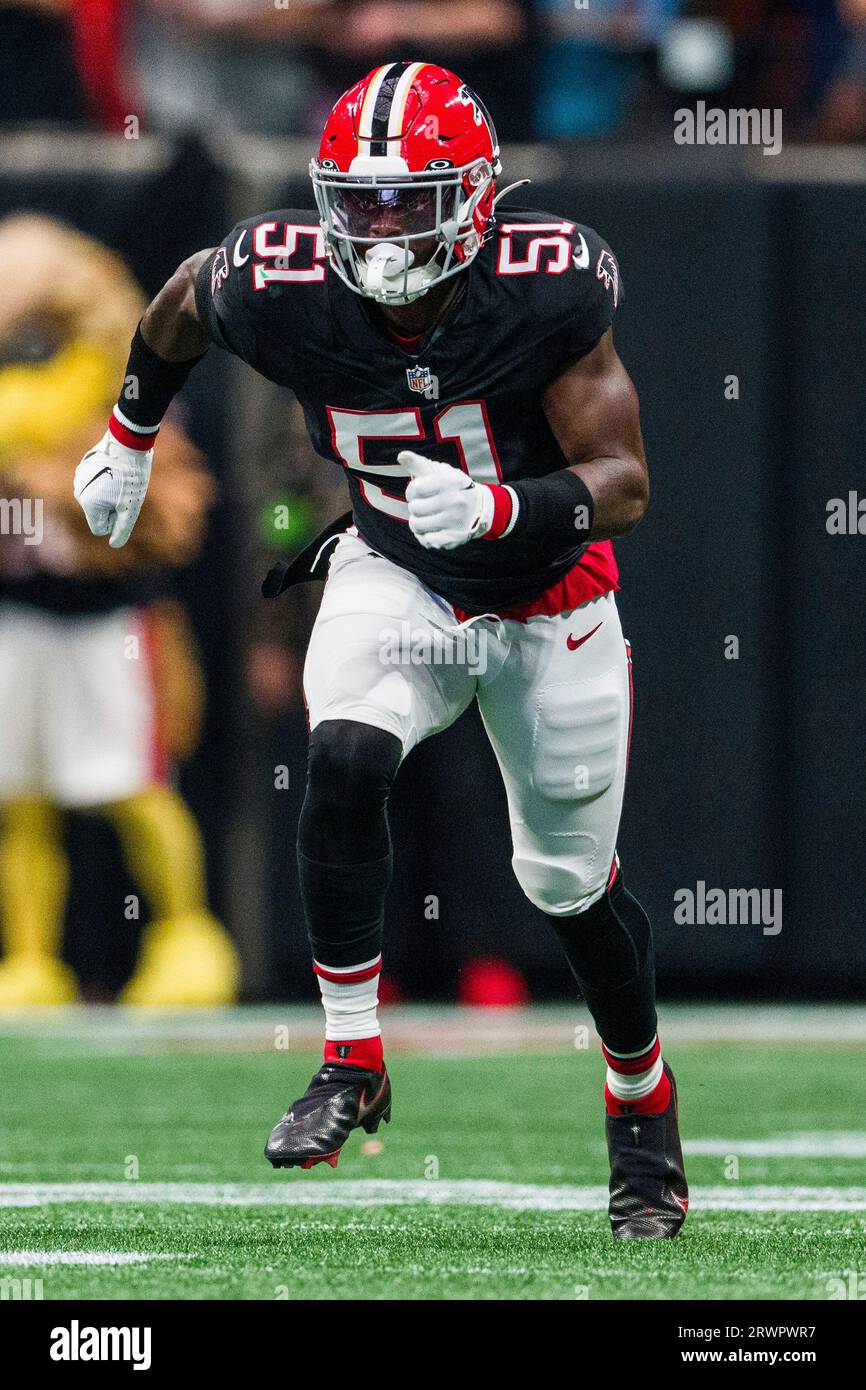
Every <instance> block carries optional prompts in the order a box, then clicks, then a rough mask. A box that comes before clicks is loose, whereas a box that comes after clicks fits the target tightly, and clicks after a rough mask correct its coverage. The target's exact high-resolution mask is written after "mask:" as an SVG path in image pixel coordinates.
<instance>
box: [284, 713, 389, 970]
mask: <svg viewBox="0 0 866 1390" xmlns="http://www.w3.org/2000/svg"><path fill="white" fill-rule="evenodd" d="M401 757H402V748H401V745H400V740H399V739H398V738H396V737H395V735H394V734H389V733H385V732H384V731H383V730H382V729H376V728H373V727H372V725H369V724H361V723H359V722H357V721H356V720H351V719H330V720H325V721H324V722H323V723H321V724H319V725H317V727H316V728H315V729H314V730H313V733H312V735H311V737H310V751H309V758H308V762H307V791H306V795H305V797H304V805H303V808H302V810H301V817H300V821H299V824H298V872H299V875H300V886H301V901H302V902H303V906H304V915H305V917H306V921H307V930H308V932H309V935H310V945H311V947H312V951H313V956H314V958H315V959H316V960H317V961H319V962H321V963H322V964H323V965H335V966H340V965H357V964H359V963H360V962H361V961H367V960H372V959H373V958H374V957H375V956H377V955H378V954H379V952H380V951H381V949H382V923H383V916H384V908H385V894H386V893H387V891H388V885H389V883H390V881H391V867H392V857H391V834H390V831H389V828H388V797H389V795H390V791H391V787H392V785H393V782H394V778H395V776H396V774H397V769H398V767H399V766H400V759H401Z"/></svg>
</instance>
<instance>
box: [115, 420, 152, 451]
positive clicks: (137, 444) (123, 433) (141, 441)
mask: <svg viewBox="0 0 866 1390" xmlns="http://www.w3.org/2000/svg"><path fill="white" fill-rule="evenodd" d="M108 432H109V434H110V435H111V436H112V438H114V439H116V440H117V442H118V444H122V445H123V447H124V448H125V449H138V450H141V451H142V452H144V453H146V452H147V450H148V449H152V448H153V446H154V444H155V443H156V436H157V431H156V430H154V431H153V433H152V434H136V433H135V431H134V430H130V429H127V427H126V425H124V424H122V423H121V421H120V420H118V418H117V416H116V415H112V416H111V417H110V418H109V421H108Z"/></svg>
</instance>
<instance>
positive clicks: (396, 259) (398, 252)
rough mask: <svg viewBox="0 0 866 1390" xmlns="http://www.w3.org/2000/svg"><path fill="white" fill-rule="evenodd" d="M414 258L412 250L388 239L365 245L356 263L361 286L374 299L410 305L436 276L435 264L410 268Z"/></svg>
mask: <svg viewBox="0 0 866 1390" xmlns="http://www.w3.org/2000/svg"><path fill="white" fill-rule="evenodd" d="M414 261H415V253H414V251H410V250H408V249H407V248H404V247H402V246H395V245H394V243H393V242H391V241H378V242H377V243H376V245H375V246H370V247H368V248H367V252H366V255H365V257H364V262H363V263H359V265H358V272H359V274H360V277H361V279H362V281H363V284H364V288H365V289H366V290H367V292H368V293H369V294H370V295H372V296H373V298H375V299H378V300H379V301H380V302H386V303H389V304H410V303H411V302H412V300H413V299H419V298H420V296H421V295H422V294H426V292H427V290H429V288H430V286H431V285H432V284H433V282H434V281H435V280H437V279H438V278H439V272H438V269H437V267H436V266H434V265H425V266H419V267H418V268H417V269H416V270H412V269H411V266H412V265H413V263H414ZM407 270H408V274H407V273H406V272H407ZM404 284H405V286H406V288H405V292H404V290H403V287H404Z"/></svg>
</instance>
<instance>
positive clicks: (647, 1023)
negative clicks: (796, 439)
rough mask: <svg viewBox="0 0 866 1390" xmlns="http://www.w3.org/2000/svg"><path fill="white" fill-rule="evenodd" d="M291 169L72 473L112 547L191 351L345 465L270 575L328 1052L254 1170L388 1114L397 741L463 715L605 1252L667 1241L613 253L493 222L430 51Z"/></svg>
mask: <svg viewBox="0 0 866 1390" xmlns="http://www.w3.org/2000/svg"><path fill="white" fill-rule="evenodd" d="M310 174H311V178H312V183H313V191H314V194H315V199H316V208H317V210H316V211H315V212H312V211H305V210H304V211H298V210H294V209H292V210H280V211H274V212H267V213H264V214H263V215H261V216H258V217H253V218H250V219H249V220H247V221H245V222H241V223H239V225H238V226H236V227H235V228H234V229H233V231H232V232H231V233H230V234H229V236H228V237H226V239H225V241H224V242H223V244H222V245H221V246H218V247H217V248H215V249H213V250H208V251H202V252H200V253H199V254H198V255H195V256H193V257H191V258H190V259H189V260H188V261H186V262H185V263H184V264H183V265H182V266H181V267H180V269H179V270H178V271H177V273H176V274H175V275H174V276H173V277H172V279H171V280H170V281H169V282H168V284H167V285H166V286H165V288H164V289H163V290H162V291H161V292H160V294H159V295H157V297H156V299H155V300H154V302H153V304H152V305H151V306H150V308H149V309H148V310H147V312H146V314H145V316H144V318H143V320H142V322H141V324H140V326H139V328H138V330H137V332H136V335H135V338H134V340H133V344H132V349H131V355H130V360H129V365H128V367H127V377H133V378H135V379H136V380H137V382H138V386H139V390H138V395H137V398H136V399H135V400H127V399H125V398H124V397H123V396H121V399H120V401H119V403H118V405H117V407H116V408H115V410H114V413H113V416H112V418H111V421H110V424H109V431H108V434H107V435H106V437H105V439H104V440H103V441H102V443H101V444H100V445H99V446H98V448H97V449H96V450H95V451H93V452H91V453H90V454H89V455H88V456H87V457H86V458H85V460H84V462H83V463H82V464H81V465H80V467H79V469H78V471H77V474H76V480H75V492H76V496H77V497H78V498H79V500H80V501H81V504H82V506H83V507H84V509H85V511H86V513H87V515H88V519H89V521H90V524H91V527H92V529H93V530H94V531H95V532H97V533H98V534H107V535H109V536H110V542H109V543H110V544H111V545H113V546H119V545H123V544H124V542H125V541H126V539H127V537H128V536H129V534H130V531H131V529H132V527H133V525H134V523H135V519H136V516H137V514H138V509H139V507H140V506H141V502H142V499H143V497H144V494H145V490H146V487H147V482H148V477H149V475H150V469H151V458H152V451H153V447H154V444H155V442H156V438H157V431H158V428H159V423H160V420H161V419H162V416H163V414H164V412H165V410H166V408H167V406H168V404H169V401H170V400H171V398H172V396H173V395H174V393H175V392H176V391H177V390H178V388H179V387H180V386H181V384H182V383H183V381H184V380H185V378H186V376H187V373H188V372H189V371H190V369H191V368H192V367H193V366H194V365H195V362H196V361H197V360H198V359H199V358H200V356H201V354H202V353H204V352H205V351H206V350H207V349H208V348H209V346H210V345H211V344H212V343H216V344H218V345H219V346H220V347H222V348H224V349H227V350H228V351H229V352H233V353H234V354H236V355H237V356H238V357H240V358H241V359H242V360H243V361H245V362H248V363H249V364H250V366H252V367H253V368H254V369H255V370H256V371H258V372H261V373H262V374H263V375H264V376H266V377H267V378H269V379H270V380H271V381H274V382H277V383H279V384H281V385H284V386H287V387H290V388H291V390H292V391H294V392H295V394H296V396H297V397H298V399H299V401H300V402H301V405H302V407H303V409H304V412H305V417H306V421H307V425H308V428H309V431H310V436H311V438H312V441H313V444H314V446H315V448H316V450H317V451H318V452H319V453H320V454H321V455H322V456H323V457H324V458H327V459H330V460H332V461H333V462H334V463H336V464H338V465H339V466H340V467H342V468H343V469H344V470H345V476H346V481H347V484H348V488H349V492H350V494H351V499H352V513H351V514H350V515H347V516H346V517H345V518H343V519H342V520H341V522H340V523H338V524H337V525H336V526H334V527H332V528H329V532H328V533H326V535H325V536H324V537H323V538H320V539H321V541H322V544H321V545H320V546H318V547H311V549H310V552H308V553H305V555H304V556H303V557H301V559H300V560H299V561H298V562H295V563H294V564H293V565H292V566H290V567H288V568H286V567H283V569H282V570H281V571H277V572H276V573H273V572H272V576H271V577H270V580H271V583H270V589H271V591H272V592H273V591H276V590H278V589H280V588H283V587H285V586H286V584H288V583H291V582H294V581H295V580H297V579H300V578H304V577H306V576H307V575H308V574H309V573H318V572H319V570H320V568H321V566H322V564H323V563H327V576H328V583H327V586H326V589H325V593H324V598H323V600H322V604H321V608H320V611H319V615H318V619H317V621H316V624H315V627H314V630H313V633H312V637H311V640H310V646H309V651H308V655H307V661H306V667H305V676H304V685H305V695H306V700H307V704H308V708H309V722H310V730H311V734H310V745H309V764H308V778H307V790H306V799H305V801H304V806H303V810H302V814H301V818H300V824H299V832H298V864H299V874H300V884H301V892H302V898H303V903H304V909H305V914H306V920H307V926H308V929H309V935H310V942H311V946H312V953H313V969H314V970H315V972H316V974H317V976H318V980H319V984H320V987H321V993H322V1000H323V1004H324V1010H325V1023H326V1026H325V1038H326V1041H325V1053H324V1065H323V1066H322V1067H321V1069H320V1070H319V1072H318V1073H317V1074H316V1075H315V1076H314V1078H313V1080H312V1081H311V1083H310V1085H309V1087H308V1089H307V1091H306V1094H305V1095H304V1096H302V1097H301V1098H300V1099H299V1100H297V1101H295V1103H294V1104H293V1105H292V1106H291V1107H290V1109H289V1110H288V1111H287V1112H286V1114H285V1115H284V1116H283V1118H282V1119H281V1120H280V1121H279V1123H278V1124H277V1125H276V1127H275V1128H274V1130H273V1132H272V1133H271V1136H270V1138H269V1140H268V1143H267V1147H266V1149H265V1153H266V1155H267V1157H268V1158H269V1159H270V1161H271V1163H273V1164H274V1165H275V1166H277V1167H291V1166H301V1167H304V1168H308V1167H311V1166H312V1165H313V1164H314V1163H319V1162H327V1163H330V1164H331V1165H332V1166H336V1163H337V1158H338V1156H339V1153H340V1150H341V1148H342V1146H343V1144H344V1143H345V1142H346V1139H347V1138H348V1136H349V1134H350V1132H351V1131H352V1130H353V1129H355V1128H356V1127H358V1126H362V1127H363V1128H364V1129H365V1130H367V1131H368V1132H370V1133H372V1132H373V1131H375V1130H376V1129H377V1127H378V1125H379V1123H380V1122H381V1121H382V1120H385V1121H388V1120H389V1119H390V1115H391V1088H390V1082H389V1079H388V1074H387V1071H386V1069H385V1064H384V1061H383V1055H382V1041H381V1035H380V1028H379V1023H378V1020H377V1016H376V1007H377V978H378V975H379V972H380V969H381V961H382V956H381V946H382V918H383V904H384V900H385V893H386V889H387V887H388V883H389V880H390V877H391V842H390V836H389V829H388V815H387V810H388V796H389V792H390V789H391V786H392V784H393V782H394V778H395V777H396V775H397V772H398V769H399V767H400V764H401V762H402V760H403V759H404V758H405V757H406V755H407V753H409V752H410V750H411V749H412V748H413V747H414V746H415V744H416V743H418V742H419V741H420V740H421V739H424V738H427V737H429V736H430V735H431V734H435V733H437V732H438V731H440V730H442V729H444V728H447V727H448V726H449V725H450V724H451V723H452V722H453V721H454V720H455V719H457V717H458V716H459V715H460V714H461V713H462V711H463V710H464V709H466V707H467V706H468V705H469V703H470V702H471V701H472V700H477V701H478V705H479V708H480V712H481V716H482V719H483V721H484V724H485V727H486V730H487V734H488V736H489V738H490V742H491V744H492V746H493V750H494V752H495V754H496V757H497V759H498V762H499V766H500V769H501V772H502V776H503V779H504V782H505V787H506V791H507V796H508V805H509V813H510V820H511V831H512V840H513V846H514V855H513V865H514V871H515V873H516V875H517V878H518V880H519V882H520V884H521V886H522V888H523V890H524V892H525V894H526V896H527V897H528V898H529V900H530V901H531V902H532V903H534V904H535V905H536V906H537V907H538V908H540V909H541V911H542V912H544V913H545V914H546V915H547V917H548V920H549V921H550V923H551V926H552V928H553V930H554V931H555V932H556V934H557V936H558V938H559V940H560V942H561V943H562V946H563V948H564V951H565V954H566V957H567V959H568V962H569V964H570V966H571V969H572V971H573V972H574V975H575V977H576V979H577V981H578V984H579V986H580V989H581V992H582V994H583V996H584V998H585V999H586V1002H587V1004H588V1006H589V1009H590V1011H591V1013H592V1016H593V1019H594V1020H595V1024H596V1027H597V1029H598V1032H599V1034H600V1036H601V1039H602V1044H603V1051H604V1056H605V1059H606V1062H607V1077H606V1085H605V1104H606V1111H607V1120H606V1124H607V1141H608V1149H609V1154H610V1161H611V1184H610V1219H611V1225H612V1229H613V1233H614V1235H616V1236H618V1237H639V1238H640V1237H643V1238H659V1237H671V1236H674V1235H676V1233H677V1232H678V1230H679V1228H680V1226H681V1225H682V1222H683V1219H684V1217H685V1213H686V1209H687V1205H688V1192H687V1187H686V1180H685V1175H684V1172H683V1162H682V1153H681V1148H680V1141H679V1136H678V1130H677V1097H676V1087H675V1084H674V1078H673V1074H672V1072H671V1070H670V1068H669V1067H668V1065H667V1063H666V1062H664V1061H663V1059H662V1056H661V1053H660V1048H659V1040H658V1036H657V1031H656V1009H655V986H654V969H653V947H652V937H651V931H650V924H649V922H648V920H647V917H646V914H645V913H644V911H643V909H642V908H641V906H640V904H639V903H638V902H637V900H636V899H635V898H634V897H633V896H632V894H631V893H630V892H629V891H628V889H627V888H626V886H625V883H624V880H623V874H622V870H621V868H620V865H619V860H618V858H617V855H616V836H617V828H618V824H619V819H620V810H621V806H622V799H623V789H624V785H625V776H626V761H627V756H628V746H629V734H630V728H631V656H630V652H629V648H628V644H627V643H626V642H624V640H623V636H622V631H621V628H620V622H619V617H618V614H617V608H616V602H615V598H614V591H615V589H616V588H617V568H616V563H615V560H614V556H613V551H612V547H611V538H612V537H614V536H618V535H622V534H623V533H625V532H627V531H629V530H631V528H632V527H633V526H635V524H636V523H637V522H638V521H639V520H640V518H641V517H642V515H643V513H644V510H645V508H646V505H647V495H648V489H647V468H646V461H645V458H644V449H643V443H642V440H641V432H640V425H639V418H638V401H637V396H636V393H635V389H634V386H633V385H632V383H631V381H630V379H629V377H628V374H627V373H626V370H625V368H624V367H623V365H622V363H621V361H620V359H619V357H618V356H617V353H616V350H615V348H614V345H613V336H612V329H611V324H612V322H613V318H614V315H615V312H616V309H617V307H618V305H619V304H620V302H621V300H622V295H623V287H622V282H621V278H620V272H619V267H618V264H617V261H616V258H615V256H614V254H613V252H612V251H611V249H610V247H609V246H607V245H606V243H605V242H604V241H603V240H602V239H601V238H600V237H599V236H598V235H597V234H596V233H595V232H594V231H593V230H592V229H591V228H589V227H587V226H582V225H578V224H576V223H574V222H572V221H569V220H568V219H566V218H562V217H557V216H555V215H553V214H551V213H548V212H540V211H528V210H519V209H514V208H509V209H508V210H507V211H506V210H505V209H502V210H501V211H500V210H499V204H500V202H501V199H502V198H503V197H504V193H505V192H507V191H509V190H507V189H506V190H503V191H502V192H497V180H498V177H499V174H500V162H499V149H498V145H497V140H496V134H495V131H494V127H493V123H492V121H491V119H490V116H489V115H488V113H487V111H486V109H485V107H484V105H483V104H482V102H481V101H480V99H479V98H478V97H477V96H476V95H475V94H474V93H473V92H472V91H470V90H469V89H468V88H467V87H466V86H465V84H463V83H462V82H461V81H460V79H459V78H458V77H456V76H455V75H454V74H453V73H451V72H448V71H446V70H445V69H444V68H441V67H437V66H434V65H431V64H425V63H419V62H413V63H407V62H394V63H386V64H384V65H383V66H382V67H379V68H376V69H375V71H373V72H371V73H370V74H369V75H368V76H367V77H365V78H364V79H363V80H362V81H360V82H358V83H357V84H356V85H355V86H354V87H352V88H351V89H350V90H349V91H348V92H347V93H346V94H345V95H344V96H343V97H341V99H340V100H339V101H338V102H337V104H336V106H335V107H334V109H333V111H332V112H331V114H330V116H329V118H328V121H327V123H326V125H325V129H324V132H323V134H322V140H321V144H320V147H319V152H318V155H317V157H316V158H314V159H313V161H312V163H311V165H310ZM458 775H459V772H458ZM479 872H481V873H482V874H483V872H484V866H483V865H482V866H479Z"/></svg>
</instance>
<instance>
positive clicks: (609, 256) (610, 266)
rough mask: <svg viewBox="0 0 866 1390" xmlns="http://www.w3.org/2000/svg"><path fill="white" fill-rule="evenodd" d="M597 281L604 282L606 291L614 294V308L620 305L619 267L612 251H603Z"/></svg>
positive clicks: (597, 269)
mask: <svg viewBox="0 0 866 1390" xmlns="http://www.w3.org/2000/svg"><path fill="white" fill-rule="evenodd" d="M595 277H596V279H597V280H603V281H604V287H605V289H606V290H610V291H611V292H612V294H613V307H614V308H616V307H617V305H618V304H619V266H618V265H617V263H616V257H615V256H614V254H613V252H612V251H602V253H601V255H600V256H599V258H598V265H597V266H596V269H595Z"/></svg>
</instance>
